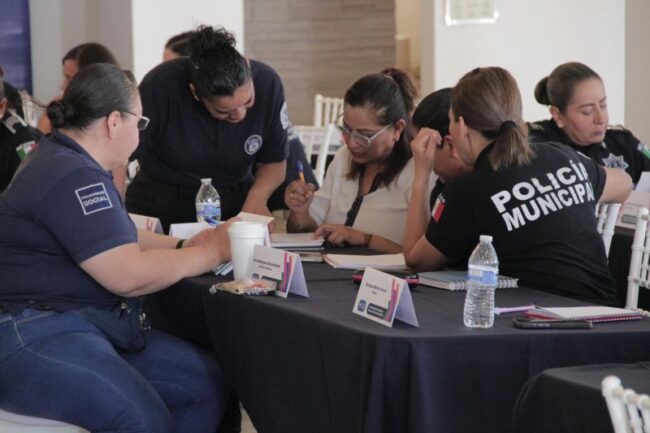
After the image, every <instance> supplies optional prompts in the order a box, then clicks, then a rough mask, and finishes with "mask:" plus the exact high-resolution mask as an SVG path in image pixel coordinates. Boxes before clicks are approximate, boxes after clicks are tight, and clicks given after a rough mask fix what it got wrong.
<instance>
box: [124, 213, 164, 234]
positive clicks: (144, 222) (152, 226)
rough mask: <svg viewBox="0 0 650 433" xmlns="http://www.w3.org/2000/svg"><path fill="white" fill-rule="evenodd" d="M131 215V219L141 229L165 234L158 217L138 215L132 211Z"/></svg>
mask: <svg viewBox="0 0 650 433" xmlns="http://www.w3.org/2000/svg"><path fill="white" fill-rule="evenodd" d="M129 217H131V220H132V221H133V223H134V224H135V226H136V228H139V229H140V230H146V231H148V232H153V233H158V234H163V230H162V225H161V224H160V220H159V219H158V218H154V217H150V216H145V215H138V214H137V213H130V214H129Z"/></svg>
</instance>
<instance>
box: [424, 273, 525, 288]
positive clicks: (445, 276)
mask: <svg viewBox="0 0 650 433" xmlns="http://www.w3.org/2000/svg"><path fill="white" fill-rule="evenodd" d="M418 275H419V280H420V284H424V285H425V286H430V287H436V288H438V289H445V290H466V289H467V271H455V270H449V269H448V270H444V271H435V272H420V273H419V274H418ZM517 281H519V280H518V279H517V278H512V277H506V276H505V275H499V280H498V282H497V289H505V288H509V287H517Z"/></svg>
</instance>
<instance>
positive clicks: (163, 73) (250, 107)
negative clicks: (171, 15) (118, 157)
mask: <svg viewBox="0 0 650 433" xmlns="http://www.w3.org/2000/svg"><path fill="white" fill-rule="evenodd" d="M189 46H190V48H189V52H190V55H189V57H179V58H177V59H174V60H170V61H168V62H164V63H161V64H160V65H158V66H157V67H155V68H154V69H153V70H151V71H150V72H149V73H148V74H147V75H146V76H145V77H144V79H143V80H142V83H141V84H140V94H141V95H142V105H143V112H144V115H145V116H147V117H149V118H150V119H151V124H150V125H149V127H148V128H147V129H146V130H145V131H143V132H142V133H141V134H140V144H139V146H138V148H137V150H136V152H135V153H134V155H133V156H132V158H133V159H137V160H138V162H139V164H140V171H139V172H138V174H137V175H136V177H135V179H134V180H133V182H132V183H131V185H129V188H128V190H127V193H126V207H127V209H128V210H129V211H130V212H134V213H138V214H142V215H150V216H155V217H158V218H160V221H161V223H162V225H163V228H164V229H165V230H167V229H168V227H169V225H170V224H172V223H184V222H192V221H196V208H195V198H196V193H197V191H198V190H199V187H200V185H201V179H202V178H207V177H209V178H211V179H212V184H213V185H214V187H215V188H216V189H217V191H218V192H219V195H220V196H221V211H222V218H224V219H227V218H230V217H231V216H234V215H237V214H238V213H239V212H240V211H242V210H243V211H247V212H251V213H256V214H263V215H271V212H270V211H269V209H268V208H267V201H268V199H269V197H270V196H271V194H272V193H273V191H274V190H275V189H276V188H277V187H278V186H279V185H280V184H282V181H283V180H284V177H285V166H286V164H285V160H286V158H287V150H288V139H287V128H288V123H289V122H288V115H287V107H286V103H285V100H284V88H283V86H282V82H281V81H280V77H279V76H278V74H277V73H276V72H275V71H274V70H273V69H272V68H270V67H269V66H267V65H265V64H264V63H261V62H257V61H254V60H249V59H247V58H245V57H244V56H242V55H241V54H240V53H239V52H238V51H237V48H236V46H235V38H234V36H233V35H232V34H231V33H229V32H227V31H226V30H224V29H216V28H212V27H207V26H201V27H199V28H197V29H196V30H195V31H193V32H192V33H191V35H190V39H189ZM254 166H256V168H257V171H256V173H255V176H254V177H253V174H252V168H253V167H254Z"/></svg>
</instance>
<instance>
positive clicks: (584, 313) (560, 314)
mask: <svg viewBox="0 0 650 433" xmlns="http://www.w3.org/2000/svg"><path fill="white" fill-rule="evenodd" d="M526 316H528V317H533V318H536V319H549V320H558V319H560V320H589V321H590V322H615V321H618V320H640V319H642V318H643V315H642V314H641V313H640V312H639V311H635V310H626V309H624V308H614V307H601V306H587V307H556V308H546V307H544V308H542V307H537V308H535V309H534V310H529V311H527V312H526Z"/></svg>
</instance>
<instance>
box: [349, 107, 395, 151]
mask: <svg viewBox="0 0 650 433" xmlns="http://www.w3.org/2000/svg"><path fill="white" fill-rule="evenodd" d="M342 116H343V114H341V115H339V117H338V118H337V119H336V120H337V122H336V128H337V129H338V130H339V131H341V134H343V136H344V138H345V137H346V136H347V137H348V138H347V140H349V141H350V142H351V143H354V144H356V145H358V146H362V147H370V146H371V145H372V140H374V139H375V138H377V137H379V135H380V134H381V133H382V132H384V131H385V130H387V129H388V128H390V127H391V126H393V125H386V126H384V127H383V128H381V129H380V130H379V131H377V132H375V133H374V134H372V135H371V136H370V137H368V136H366V135H363V134H359V133H358V132H356V131H354V130H352V129H350V128H348V127H347V126H345V125H343V123H342V122H339V119H340V118H341V117H342Z"/></svg>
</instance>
